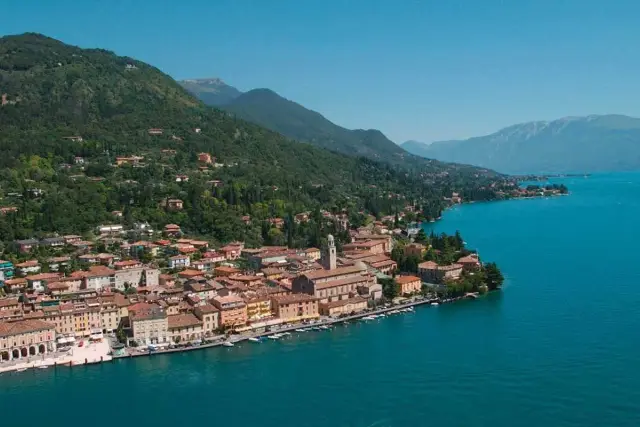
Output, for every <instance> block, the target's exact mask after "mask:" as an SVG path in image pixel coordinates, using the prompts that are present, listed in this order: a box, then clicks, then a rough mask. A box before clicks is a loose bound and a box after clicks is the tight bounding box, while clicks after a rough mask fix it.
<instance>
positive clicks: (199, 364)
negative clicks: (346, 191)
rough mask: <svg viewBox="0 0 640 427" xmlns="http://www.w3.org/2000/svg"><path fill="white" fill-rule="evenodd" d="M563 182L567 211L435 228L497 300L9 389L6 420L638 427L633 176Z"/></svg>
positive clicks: (636, 181)
mask: <svg viewBox="0 0 640 427" xmlns="http://www.w3.org/2000/svg"><path fill="white" fill-rule="evenodd" d="M562 182H564V183H566V184H567V185H568V186H569V188H570V190H571V192H572V194H571V195H570V196H568V197H557V198H552V199H535V200H520V201H508V202H498V203H486V204H473V205H466V206H462V207H458V208H455V209H453V210H450V211H448V212H447V213H446V214H445V215H444V218H443V220H442V221H440V222H439V223H437V224H433V227H434V228H435V229H436V230H437V231H447V232H453V231H455V230H456V229H459V230H460V231H461V232H462V234H463V237H464V238H465V240H466V241H467V243H468V245H469V246H470V247H472V248H477V249H478V250H479V252H480V255H481V257H482V258H483V259H484V260H485V261H489V260H491V261H496V262H497V263H498V264H499V265H500V266H501V268H502V270H503V272H504V273H505V276H506V277H507V281H506V285H505V288H504V290H503V291H502V292H501V293H496V294H492V295H489V296H488V297H486V298H483V299H480V300H477V301H465V302H460V303H455V304H450V305H446V306H440V307H423V308H419V309H417V310H416V312H415V313H414V314H407V315H404V316H397V317H392V318H387V319H383V320H379V321H375V322H371V323H367V324H353V325H350V326H347V327H338V328H337V329H336V330H333V331H331V332H314V333H307V334H302V335H301V336H298V337H291V339H289V340H287V341H282V342H269V343H264V344H253V343H247V344H243V345H242V346H240V347H235V348H219V349H210V350H204V351H198V352H192V353H184V354H177V355H169V356H154V357H151V358H138V359H134V360H121V361H116V362H114V363H112V364H105V365H102V366H91V367H86V368H85V367H80V368H73V369H69V368H58V369H57V370H53V369H50V370H46V371H37V372H35V371H34V372H24V373H20V374H11V375H6V374H5V375H2V376H0V408H2V409H3V411H2V420H3V422H4V424H5V425H18V424H22V425H34V424H35V422H36V420H37V419H39V418H41V421H40V422H41V423H44V424H46V425H47V426H48V427H57V426H68V425H69V424H70V423H75V422H81V421H80V420H84V421H82V422H88V423H90V424H91V425H92V426H96V427H98V426H110V427H113V426H114V425H156V426H166V425H186V424H191V423H194V424H195V423H197V424H202V425H217V424H222V423H224V424H227V425H235V426H258V425H259V426H263V427H264V426H293V425H295V426H328V425H332V426H416V425H418V426H422V425H434V426H492V427H495V426H532V427H533V426H536V427H538V426H544V425H546V426H634V427H637V426H638V425H640V368H639V367H638V360H639V359H640V340H639V339H638V338H639V332H640V270H639V269H638V266H639V265H640V264H639V263H638V255H637V246H638V242H639V241H640V225H639V223H638V221H639V219H640V174H632V173H629V174H612V175H600V176H593V177H590V178H588V179H585V178H567V179H564V180H562ZM34 417H35V418H34ZM30 422H32V424H30ZM25 423H26V424H25Z"/></svg>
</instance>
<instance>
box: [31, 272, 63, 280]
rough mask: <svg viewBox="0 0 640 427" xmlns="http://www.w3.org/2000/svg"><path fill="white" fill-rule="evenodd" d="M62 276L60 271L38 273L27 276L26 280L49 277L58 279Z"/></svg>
mask: <svg viewBox="0 0 640 427" xmlns="http://www.w3.org/2000/svg"><path fill="white" fill-rule="evenodd" d="M60 276H62V274H61V273H40V274H34V275H32V276H27V280H32V281H33V280H49V279H58V278H59V277H60Z"/></svg>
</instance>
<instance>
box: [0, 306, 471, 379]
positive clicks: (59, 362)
mask: <svg viewBox="0 0 640 427" xmlns="http://www.w3.org/2000/svg"><path fill="white" fill-rule="evenodd" d="M477 298H478V296H477V295H475V294H469V295H465V296H461V297H455V298H449V299H444V300H441V299H438V298H431V299H428V298H423V299H417V300H413V301H409V302H406V303H402V304H396V305H391V306H389V307H381V308H378V309H375V310H367V311H363V312H361V313H357V314H354V315H352V316H346V317H342V318H336V319H325V320H323V321H317V322H315V323H308V324H303V323H294V324H290V325H288V326H286V327H281V328H277V329H275V328H274V329H272V330H269V331H266V330H263V331H258V332H254V333H250V334H242V335H240V334H239V335H231V336H229V337H227V338H226V339H218V340H217V341H215V342H209V343H206V344H201V345H194V346H191V347H180V348H172V349H158V350H154V351H145V352H140V351H137V349H138V348H139V347H135V348H134V347H128V348H127V349H128V350H130V351H131V352H129V353H127V354H124V355H113V354H105V355H102V354H101V355H98V356H99V357H95V358H91V359H90V358H88V357H84V356H85V355H84V353H82V354H81V355H78V357H74V356H73V355H65V356H63V357H58V358H54V359H44V360H42V361H29V362H26V363H19V364H15V365H12V366H7V367H3V366H2V365H0V376H1V374H3V373H12V372H15V373H22V372H25V371H27V370H29V371H35V370H37V369H44V368H43V367H44V366H46V368H51V367H53V368H58V367H68V368H73V367H77V366H87V365H96V364H102V363H106V362H113V361H115V360H121V359H130V358H135V357H150V356H154V355H165V354H174V353H184V352H191V351H196V350H205V349H210V348H215V347H225V343H228V342H231V343H233V344H234V345H235V344H239V343H242V342H247V341H249V339H251V338H266V337H268V336H270V335H274V334H281V333H284V332H294V331H295V330H296V329H307V330H309V329H310V328H315V327H321V326H332V325H338V324H345V323H349V322H351V321H354V320H360V319H362V318H363V317H367V316H374V315H380V314H386V313H389V312H391V311H394V310H402V309H406V308H413V307H418V306H424V305H427V306H431V305H432V304H434V303H437V304H438V305H442V304H450V303H453V302H456V301H460V300H463V299H477ZM403 314H406V313H403ZM318 332H320V331H318ZM98 344H99V345H102V346H105V347H106V348H107V349H108V350H109V353H111V348H110V346H109V343H108V340H106V339H105V340H104V341H102V342H101V343H98ZM84 349H85V350H87V351H88V350H89V347H84ZM76 350H77V349H76ZM94 352H95V350H94ZM38 362H40V363H38Z"/></svg>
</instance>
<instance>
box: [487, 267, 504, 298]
mask: <svg viewBox="0 0 640 427" xmlns="http://www.w3.org/2000/svg"><path fill="white" fill-rule="evenodd" d="M484 271H485V274H486V283H487V287H488V288H489V290H490V291H493V290H495V289H499V288H500V287H502V283H503V282H504V276H503V275H502V272H501V271H500V269H499V268H498V266H497V264H496V263H495V262H488V263H486V264H485V265H484Z"/></svg>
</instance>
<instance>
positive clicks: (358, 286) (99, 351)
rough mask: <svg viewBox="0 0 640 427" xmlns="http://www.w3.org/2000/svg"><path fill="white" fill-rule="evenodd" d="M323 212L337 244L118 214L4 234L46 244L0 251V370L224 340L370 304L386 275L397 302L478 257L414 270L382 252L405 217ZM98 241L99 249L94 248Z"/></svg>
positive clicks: (399, 235) (413, 250) (399, 233)
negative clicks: (197, 232)
mask: <svg viewBox="0 0 640 427" xmlns="http://www.w3.org/2000/svg"><path fill="white" fill-rule="evenodd" d="M325 217H326V220H327V221H334V222H336V223H337V224H339V226H341V227H344V228H345V229H346V230H349V231H348V233H349V236H350V238H351V241H350V242H349V243H345V244H342V245H341V246H342V247H341V251H340V253H338V249H337V247H336V242H335V240H334V238H333V236H331V235H329V236H328V238H327V244H326V247H324V248H322V249H320V248H302V249H292V248H288V247H286V246H264V247H259V248H248V247H245V245H244V243H243V242H231V243H229V244H226V245H224V246H220V247H217V248H213V247H211V246H210V245H209V243H208V242H207V241H204V240H195V239H190V238H187V237H185V236H183V235H182V232H181V230H180V226H179V225H177V224H167V225H166V226H165V227H164V229H163V230H162V231H161V232H159V233H158V232H155V231H153V230H150V229H147V232H148V233H147V235H148V236H147V237H148V239H146V240H138V241H130V240H128V239H127V237H126V236H127V233H126V230H124V229H123V227H122V225H119V224H108V225H101V226H99V227H98V228H97V230H96V234H97V237H96V239H95V240H94V241H87V240H83V238H82V237H81V236H77V235H66V236H57V237H50V238H45V239H41V240H36V239H29V240H19V241H16V242H15V247H16V250H17V251H18V252H19V253H20V254H21V255H22V256H23V258H24V256H27V257H28V256H29V255H30V254H33V253H36V252H38V251H40V252H38V253H41V252H42V248H46V252H47V253H53V254H54V256H50V257H48V258H46V259H42V258H40V259H37V258H33V259H27V260H25V261H23V262H19V263H12V262H10V261H0V276H1V277H2V287H1V288H0V289H2V293H3V295H4V297H2V298H0V372H1V371H6V370H21V369H26V368H27V367H41V368H44V367H47V366H50V365H53V364H56V365H58V364H69V365H73V364H84V363H95V362H99V361H106V360H110V359H111V357H113V356H122V355H128V354H131V353H132V352H137V354H140V353H144V354H151V353H152V352H155V351H163V350H169V349H171V350H176V349H180V348H185V349H186V348H194V347H195V346H201V345H204V344H207V343H211V342H217V343H218V344H223V345H227V346H232V345H233V341H234V339H236V338H240V337H243V336H245V337H246V336H254V335H258V336H259V335H264V334H266V333H268V332H269V331H274V330H279V329H282V328H286V327H287V326H292V325H297V326H300V327H304V326H305V325H314V324H320V323H322V322H325V321H327V320H331V319H341V318H344V317H348V316H357V315H360V316H364V315H365V314H366V313H369V312H372V310H374V309H375V308H376V307H378V304H379V303H380V302H381V301H382V300H383V286H382V284H381V282H384V281H385V280H389V279H391V278H392V277H394V278H395V279H394V281H393V286H395V287H396V288H397V289H395V292H394V294H395V295H397V298H396V299H395V301H393V302H395V303H402V302H403V301H404V302H406V301H411V298H412V297H417V296H419V297H420V299H422V293H423V291H424V285H425V284H426V283H429V284H433V285H436V284H438V283H443V281H445V280H456V279H458V278H459V277H460V275H461V274H462V272H463V271H464V270H469V271H473V270H475V269H477V268H479V266H480V262H479V260H478V258H477V257H476V256H473V255H471V256H465V257H462V258H461V259H459V260H458V261H457V262H455V263H452V264H451V265H445V266H443V265H438V264H436V263H434V262H433V261H425V262H422V263H420V264H419V266H418V274H417V275H413V274H406V273H404V272H402V271H399V269H398V263H397V262H396V261H394V260H393V259H392V258H391V257H390V255H391V252H392V251H393V249H394V245H395V244H396V242H397V241H398V239H404V240H405V241H408V240H407V236H406V235H407V230H406V229H404V230H403V229H401V228H395V229H394V228H392V227H391V226H392V225H393V218H392V217H388V218H383V219H382V221H375V220H373V221H371V223H370V224H369V225H368V226H365V227H360V228H358V229H355V230H350V229H349V224H348V223H347V221H346V220H345V219H344V217H343V216H341V215H331V214H329V213H327V212H325ZM297 218H298V219H297V220H299V221H304V220H305V216H304V215H298V216H297ZM413 231H415V230H413ZM410 233H411V230H409V234H410ZM100 241H102V242H105V241H107V242H108V245H107V246H108V248H109V249H110V250H109V251H108V252H100V253H97V252H95V250H94V248H95V247H96V246H97V244H98V242H100ZM409 241H410V240H409ZM427 249H428V248H427V247H425V246H424V245H422V244H419V243H409V244H406V245H403V248H402V251H403V252H404V253H405V255H407V256H417V257H418V258H422V256H423V254H424V253H425V251H426V250H427ZM160 266H162V267H160ZM384 302H386V303H392V301H384ZM388 305H389V304H387V306H388Z"/></svg>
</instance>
